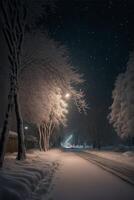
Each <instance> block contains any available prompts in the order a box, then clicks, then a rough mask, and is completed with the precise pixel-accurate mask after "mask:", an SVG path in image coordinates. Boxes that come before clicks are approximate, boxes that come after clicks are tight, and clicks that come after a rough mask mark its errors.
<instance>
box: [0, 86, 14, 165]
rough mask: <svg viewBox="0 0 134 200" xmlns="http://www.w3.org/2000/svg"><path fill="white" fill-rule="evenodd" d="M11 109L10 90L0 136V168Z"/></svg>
mask: <svg viewBox="0 0 134 200" xmlns="http://www.w3.org/2000/svg"><path fill="white" fill-rule="evenodd" d="M11 109H12V88H11V89H10V93H9V95H8V106H7V112H6V115H5V120H4V123H3V128H2V132H1V135H0V167H2V166H3V162H4V156H5V151H6V144H7V141H8V135H9V120H10V114H11Z"/></svg>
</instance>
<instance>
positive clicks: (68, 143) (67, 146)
mask: <svg viewBox="0 0 134 200" xmlns="http://www.w3.org/2000/svg"><path fill="white" fill-rule="evenodd" d="M72 138H73V135H70V136H69V137H68V138H67V139H66V140H65V142H64V143H61V146H62V147H64V148H72V144H71V140H72Z"/></svg>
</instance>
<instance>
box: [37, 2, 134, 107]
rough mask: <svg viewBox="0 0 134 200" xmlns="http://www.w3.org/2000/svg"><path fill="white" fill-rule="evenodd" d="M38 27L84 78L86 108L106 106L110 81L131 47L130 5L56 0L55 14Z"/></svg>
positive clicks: (133, 6) (133, 15)
mask: <svg viewBox="0 0 134 200" xmlns="http://www.w3.org/2000/svg"><path fill="white" fill-rule="evenodd" d="M40 23H41V25H42V26H44V27H46V28H47V29H48V30H49V33H50V35H51V36H52V37H53V38H55V39H56V40H58V41H60V42H61V43H63V44H65V45H66V46H67V48H68V49H69V51H70V55H71V60H72V63H73V65H74V66H76V67H77V68H78V69H79V70H80V72H82V73H84V74H85V75H84V77H85V79H86V81H87V82H86V83H85V90H86V94H87V96H88V99H89V102H90V105H91V106H93V105H96V104H99V103H101V104H102V103H103V104H107V105H110V103H111V92H112V89H113V87H114V81H115V79H116V76H117V75H118V74H119V73H120V72H122V71H124V70H125V68H126V62H127V60H128V55H129V52H130V51H131V50H132V49H133V45H134V1H133V0H116V1H112V0H72V1H64V0H59V1H57V3H56V10H55V13H54V14H51V15H49V16H48V17H47V19H46V20H45V18H43V19H42V20H41V21H40Z"/></svg>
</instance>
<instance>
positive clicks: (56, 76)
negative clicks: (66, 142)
mask: <svg viewBox="0 0 134 200" xmlns="http://www.w3.org/2000/svg"><path fill="white" fill-rule="evenodd" d="M23 61H24V62H23V66H22V73H21V80H22V81H21V93H20V95H21V105H22V108H23V109H22V110H23V111H22V112H23V117H24V118H25V120H27V121H31V122H32V123H35V124H37V125H38V127H39V130H40V131H39V132H40V135H41V134H43V137H44V134H46V135H47V136H48V140H49V138H50V135H51V134H52V133H53V130H54V128H55V127H58V126H59V125H60V124H62V125H65V124H66V121H67V117H66V114H67V103H66V98H65V95H66V93H69V94H70V96H71V99H72V100H74V102H75V104H76V106H77V108H78V109H79V111H80V112H81V111H82V110H83V111H86V109H87V105H86V102H85V99H84V93H83V92H82V91H81V90H80V91H77V90H76V89H75V86H77V87H78V85H79V84H81V83H83V82H84V80H83V78H82V75H81V74H79V73H78V72H77V71H76V70H75V69H74V67H73V66H72V65H71V64H70V58H69V54H68V51H67V49H66V48H65V47H64V46H62V45H60V44H59V43H57V42H55V41H54V40H52V39H50V38H49V37H48V35H46V34H44V33H39V32H38V33H32V34H31V33H30V34H28V35H27V37H25V42H24V55H23ZM25 94H28V96H26V95H25ZM48 131H49V132H48ZM41 132H42V133H41ZM46 135H45V137H46ZM44 140H46V139H44ZM45 143H46V142H45ZM47 143H48V142H47ZM40 144H42V143H41V142H40ZM43 146H44V144H43ZM43 146H42V147H43ZM47 146H49V145H47ZM43 148H45V147H43Z"/></svg>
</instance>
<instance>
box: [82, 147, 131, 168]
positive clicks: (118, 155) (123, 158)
mask: <svg viewBox="0 0 134 200" xmlns="http://www.w3.org/2000/svg"><path fill="white" fill-rule="evenodd" d="M86 152H89V153H92V154H95V155H97V156H100V157H103V158H107V159H110V160H114V161H117V162H120V163H122V164H124V165H129V166H132V167H134V151H126V152H123V153H122V152H114V151H105V150H101V151H94V150H88V151H86Z"/></svg>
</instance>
